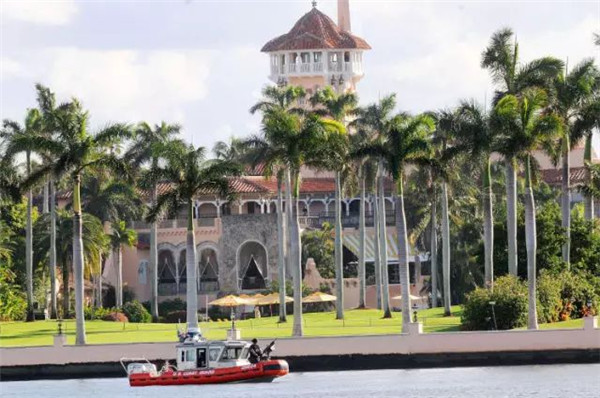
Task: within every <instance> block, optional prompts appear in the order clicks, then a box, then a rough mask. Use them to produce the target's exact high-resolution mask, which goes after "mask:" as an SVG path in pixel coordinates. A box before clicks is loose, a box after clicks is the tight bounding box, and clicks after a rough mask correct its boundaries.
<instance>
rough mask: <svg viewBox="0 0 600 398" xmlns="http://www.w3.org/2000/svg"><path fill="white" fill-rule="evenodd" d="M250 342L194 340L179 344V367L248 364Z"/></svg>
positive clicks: (182, 368) (180, 368) (223, 366)
mask: <svg viewBox="0 0 600 398" xmlns="http://www.w3.org/2000/svg"><path fill="white" fill-rule="evenodd" d="M249 347H250V343H247V342H245V341H206V340H204V341H192V342H184V343H181V344H178V345H177V369H178V370H188V369H207V368H227V367H232V366H243V365H248V364H249V363H250V362H249V361H248V350H249Z"/></svg>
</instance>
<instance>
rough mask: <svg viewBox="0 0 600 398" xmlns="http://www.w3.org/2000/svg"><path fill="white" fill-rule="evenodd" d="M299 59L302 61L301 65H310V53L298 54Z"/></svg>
mask: <svg viewBox="0 0 600 398" xmlns="http://www.w3.org/2000/svg"><path fill="white" fill-rule="evenodd" d="M300 58H301V59H302V63H303V64H308V63H310V53H300Z"/></svg>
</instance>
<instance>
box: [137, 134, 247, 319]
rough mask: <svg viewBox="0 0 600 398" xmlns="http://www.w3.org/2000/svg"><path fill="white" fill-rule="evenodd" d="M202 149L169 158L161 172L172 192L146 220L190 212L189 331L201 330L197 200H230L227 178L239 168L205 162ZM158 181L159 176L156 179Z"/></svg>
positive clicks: (185, 148) (186, 148)
mask: <svg viewBox="0 0 600 398" xmlns="http://www.w3.org/2000/svg"><path fill="white" fill-rule="evenodd" d="M205 156H206V150H205V148H203V147H199V148H194V147H193V146H187V145H186V146H182V147H180V148H177V150H175V148H173V151H172V152H171V153H169V154H167V160H168V162H167V165H166V167H165V169H164V170H162V171H161V172H160V177H162V179H164V180H166V181H169V182H170V183H171V185H172V189H171V190H169V191H167V192H165V193H163V194H161V195H160V196H159V197H158V199H157V200H156V204H155V205H154V206H153V207H152V208H151V209H150V211H149V212H148V216H147V220H148V221H149V222H151V223H154V222H156V220H157V219H158V217H159V216H160V215H161V213H162V212H163V211H164V210H167V211H168V213H169V214H170V215H174V214H177V211H178V210H179V208H180V207H181V205H182V204H184V205H185V207H186V209H187V221H188V226H187V240H186V279H187V303H186V304H187V326H188V331H197V330H198V288H197V273H196V271H197V270H196V268H197V264H198V262H197V261H196V242H195V240H196V238H195V233H194V229H195V228H194V225H195V222H194V199H195V198H196V197H197V196H198V195H200V194H201V193H203V192H214V193H215V194H218V195H219V196H220V197H231V192H230V189H229V182H228V179H227V177H229V176H235V175H239V174H240V172H241V170H240V167H239V165H237V164H235V163H233V162H230V161H226V160H212V161H209V160H206V158H205ZM157 177H158V176H157Z"/></svg>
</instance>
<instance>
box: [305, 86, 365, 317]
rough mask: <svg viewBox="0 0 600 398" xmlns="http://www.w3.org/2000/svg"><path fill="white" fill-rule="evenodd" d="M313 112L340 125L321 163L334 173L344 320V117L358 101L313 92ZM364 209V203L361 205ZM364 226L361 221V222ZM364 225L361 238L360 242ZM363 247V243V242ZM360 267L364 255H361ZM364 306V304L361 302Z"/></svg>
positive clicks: (338, 295)
mask: <svg viewBox="0 0 600 398" xmlns="http://www.w3.org/2000/svg"><path fill="white" fill-rule="evenodd" d="M310 102H311V105H312V106H313V109H314V112H315V113H317V114H323V115H324V116H325V117H328V118H331V119H333V120H334V121H336V122H338V123H339V124H340V126H339V127H340V128H339V129H338V130H336V131H335V132H334V133H332V135H331V136H330V137H327V141H328V143H327V144H328V145H327V147H326V152H328V153H324V154H323V155H324V156H323V157H322V158H321V160H323V161H324V165H325V167H326V168H328V169H330V170H334V172H335V245H334V247H335V250H334V253H335V286H336V319H344V266H343V252H344V249H343V236H342V198H341V196H342V174H344V173H347V172H349V171H350V168H351V165H350V163H349V161H350V159H349V158H350V153H349V150H350V147H349V145H350V143H349V141H348V137H347V136H346V134H345V132H346V131H345V130H346V128H345V126H344V124H345V123H346V121H347V119H348V117H349V116H350V115H352V114H354V113H355V109H356V105H357V104H358V98H357V96H356V95H355V94H354V93H342V94H338V93H336V92H334V91H333V89H332V88H331V87H326V88H324V89H323V90H317V91H316V92H315V94H314V95H313V96H312V97H311V99H310ZM361 206H362V207H364V202H362V203H361ZM363 224H364V219H363ZM363 235H364V225H363V230H362V231H361V236H362V237H363V239H364V236H363ZM362 244H363V245H364V240H363V243H362ZM361 256H362V258H363V261H362V267H363V268H364V253H363V254H361ZM363 305H364V303H363Z"/></svg>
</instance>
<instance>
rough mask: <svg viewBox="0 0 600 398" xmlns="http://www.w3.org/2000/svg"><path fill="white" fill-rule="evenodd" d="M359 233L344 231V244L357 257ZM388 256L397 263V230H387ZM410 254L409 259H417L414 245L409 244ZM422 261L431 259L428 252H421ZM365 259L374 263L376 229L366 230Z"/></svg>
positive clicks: (410, 260)
mask: <svg viewBox="0 0 600 398" xmlns="http://www.w3.org/2000/svg"><path fill="white" fill-rule="evenodd" d="M359 236H360V235H359V233H358V231H356V233H346V232H344V246H346V248H347V249H348V250H350V251H351V252H352V253H354V255H355V256H356V257H358V253H359V247H360V245H359ZM386 237H387V257H388V263H392V264H397V263H398V239H397V234H396V232H395V231H394V232H391V233H390V232H389V230H388V231H387V234H386ZM408 250H409V253H410V254H409V256H408V261H409V262H414V261H415V250H414V248H413V247H410V244H409V248H408ZM419 256H420V258H421V261H429V254H428V253H420V254H419ZM365 261H366V262H368V263H372V262H374V261H375V231H373V230H371V231H366V233H365Z"/></svg>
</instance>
